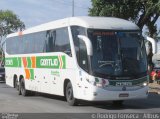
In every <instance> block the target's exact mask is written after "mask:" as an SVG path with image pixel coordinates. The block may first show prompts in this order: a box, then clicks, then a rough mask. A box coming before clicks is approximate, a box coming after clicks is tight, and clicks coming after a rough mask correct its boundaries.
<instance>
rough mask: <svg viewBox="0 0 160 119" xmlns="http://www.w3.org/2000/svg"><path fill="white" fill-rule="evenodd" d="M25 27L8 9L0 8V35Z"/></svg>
mask: <svg viewBox="0 0 160 119" xmlns="http://www.w3.org/2000/svg"><path fill="white" fill-rule="evenodd" d="M24 28H25V25H24V23H23V22H22V21H21V20H20V19H19V18H18V16H17V15H16V14H14V13H13V12H12V11H10V10H0V36H1V37H2V36H6V35H7V34H9V33H13V32H16V31H17V30H22V29H24Z"/></svg>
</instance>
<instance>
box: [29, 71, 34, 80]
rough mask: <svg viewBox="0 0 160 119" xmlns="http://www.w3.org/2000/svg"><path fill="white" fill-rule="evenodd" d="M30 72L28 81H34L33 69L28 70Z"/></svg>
mask: <svg viewBox="0 0 160 119" xmlns="http://www.w3.org/2000/svg"><path fill="white" fill-rule="evenodd" d="M29 71H30V79H32V80H33V79H34V69H29Z"/></svg>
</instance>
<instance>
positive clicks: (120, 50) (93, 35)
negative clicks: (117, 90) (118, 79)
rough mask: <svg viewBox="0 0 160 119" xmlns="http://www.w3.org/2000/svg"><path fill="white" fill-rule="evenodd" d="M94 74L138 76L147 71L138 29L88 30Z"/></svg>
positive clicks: (142, 43) (142, 42)
mask: <svg viewBox="0 0 160 119" xmlns="http://www.w3.org/2000/svg"><path fill="white" fill-rule="evenodd" d="M88 37H89V39H90V40H91V42H92V45H93V56H92V57H91V67H92V72H93V74H94V75H95V76H101V77H103V76H106V75H107V76H138V75H139V76H140V75H141V74H146V72H147V60H146V52H145V47H144V41H143V39H142V37H141V35H140V32H138V31H136V32H135V31H133V32H132V31H129V32H128V31H117V32H115V31H108V30H95V29H94V30H93V29H89V30H88Z"/></svg>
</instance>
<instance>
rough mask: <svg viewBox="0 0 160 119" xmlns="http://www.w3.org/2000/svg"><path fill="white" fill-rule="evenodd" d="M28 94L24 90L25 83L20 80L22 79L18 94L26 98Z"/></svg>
mask: <svg viewBox="0 0 160 119" xmlns="http://www.w3.org/2000/svg"><path fill="white" fill-rule="evenodd" d="M28 93H29V91H28V90H26V88H25V81H24V79H23V78H22V79H21V80H20V85H19V94H22V95H23V96H27V95H28Z"/></svg>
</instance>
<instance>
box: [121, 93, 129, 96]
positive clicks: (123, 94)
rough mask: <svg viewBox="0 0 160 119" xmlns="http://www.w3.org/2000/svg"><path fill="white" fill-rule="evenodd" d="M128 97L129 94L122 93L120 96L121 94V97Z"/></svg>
mask: <svg viewBox="0 0 160 119" xmlns="http://www.w3.org/2000/svg"><path fill="white" fill-rule="evenodd" d="M128 96H129V94H128V93H120V94H119V97H128Z"/></svg>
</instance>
